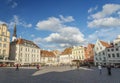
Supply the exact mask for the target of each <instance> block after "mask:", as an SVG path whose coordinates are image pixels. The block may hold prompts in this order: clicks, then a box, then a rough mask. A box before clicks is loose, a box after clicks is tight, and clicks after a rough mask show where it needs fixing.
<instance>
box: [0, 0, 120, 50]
mask: <svg viewBox="0 0 120 83" xmlns="http://www.w3.org/2000/svg"><path fill="white" fill-rule="evenodd" d="M3 23H6V24H7V26H8V29H9V31H10V34H11V36H10V38H11V40H12V35H13V28H14V25H15V23H16V26H17V38H20V37H21V38H23V39H27V40H31V41H33V42H34V43H36V44H37V45H38V46H39V47H40V48H41V49H45V50H63V49H65V48H67V47H71V46H81V45H82V46H87V44H89V43H93V44H95V42H96V40H97V39H99V40H103V41H106V42H112V41H113V40H114V39H115V38H116V37H117V36H118V35H119V34H120V0H0V24H3Z"/></svg>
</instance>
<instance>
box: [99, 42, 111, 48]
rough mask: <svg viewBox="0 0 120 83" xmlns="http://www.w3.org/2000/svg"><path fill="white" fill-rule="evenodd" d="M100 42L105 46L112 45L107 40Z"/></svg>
mask: <svg viewBox="0 0 120 83" xmlns="http://www.w3.org/2000/svg"><path fill="white" fill-rule="evenodd" d="M100 43H101V44H102V45H103V46H105V47H110V46H111V45H110V44H108V43H107V42H104V41H100Z"/></svg>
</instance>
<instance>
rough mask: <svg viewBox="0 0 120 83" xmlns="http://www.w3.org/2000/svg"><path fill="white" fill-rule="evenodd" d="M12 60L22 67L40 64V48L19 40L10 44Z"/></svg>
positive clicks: (27, 41)
mask: <svg viewBox="0 0 120 83" xmlns="http://www.w3.org/2000/svg"><path fill="white" fill-rule="evenodd" d="M10 59H11V60H15V62H16V63H17V64H21V65H29V64H38V63H40V48H39V47H38V46H37V45H36V44H34V43H33V42H32V41H29V40H25V39H21V38H19V39H17V40H16V41H13V42H11V44H10Z"/></svg>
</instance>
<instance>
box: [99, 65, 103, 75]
mask: <svg viewBox="0 0 120 83" xmlns="http://www.w3.org/2000/svg"><path fill="white" fill-rule="evenodd" d="M98 69H99V74H100V75H101V74H102V66H101V65H98Z"/></svg>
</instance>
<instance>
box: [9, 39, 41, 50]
mask: <svg viewBox="0 0 120 83" xmlns="http://www.w3.org/2000/svg"><path fill="white" fill-rule="evenodd" d="M11 44H22V45H28V44H29V45H31V46H32V47H36V48H39V47H38V46H37V45H36V44H35V43H34V42H33V41H30V40H26V39H22V38H19V39H17V40H16V41H13V42H11Z"/></svg>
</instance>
